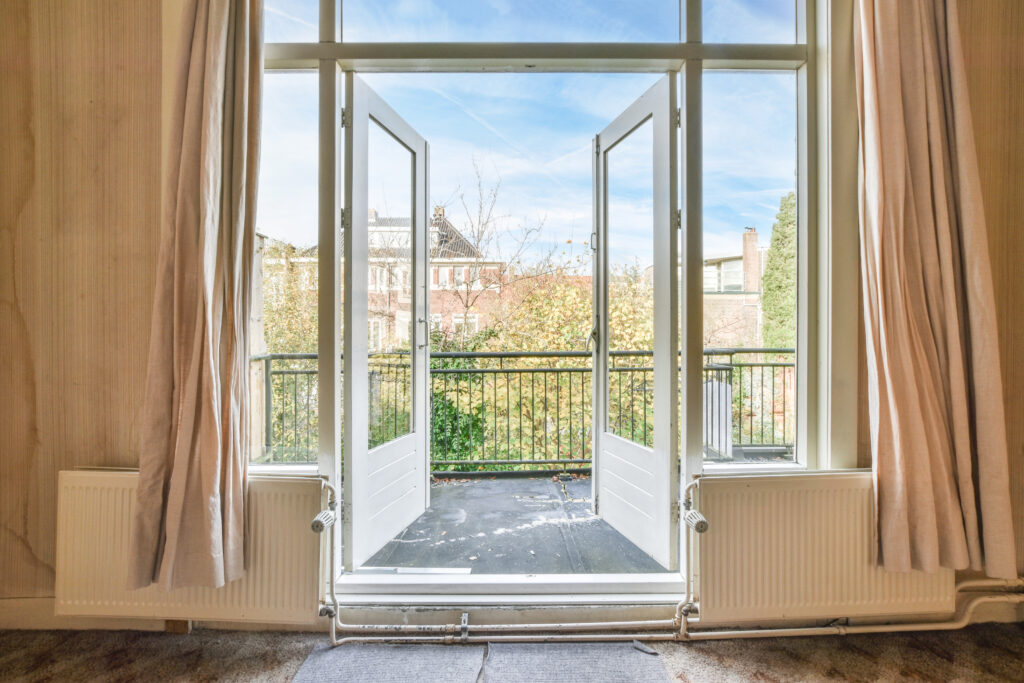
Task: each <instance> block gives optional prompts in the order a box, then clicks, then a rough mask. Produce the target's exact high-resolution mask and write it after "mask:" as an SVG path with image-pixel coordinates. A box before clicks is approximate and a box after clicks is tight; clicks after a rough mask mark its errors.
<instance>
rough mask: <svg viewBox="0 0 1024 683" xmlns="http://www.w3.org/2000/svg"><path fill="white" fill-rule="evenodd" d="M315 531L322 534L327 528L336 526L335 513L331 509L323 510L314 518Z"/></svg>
mask: <svg viewBox="0 0 1024 683" xmlns="http://www.w3.org/2000/svg"><path fill="white" fill-rule="evenodd" d="M310 526H312V527H313V531H315V532H316V533H318V534H322V533H323V532H324V531H325V530H327V529H330V528H331V527H332V526H334V513H333V512H331V511H330V510H323V511H322V512H321V513H320V514H319V515H317V516H316V517H314V518H313V524H311V525H310Z"/></svg>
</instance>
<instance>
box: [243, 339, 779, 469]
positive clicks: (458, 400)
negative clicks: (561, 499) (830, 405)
mask: <svg viewBox="0 0 1024 683" xmlns="http://www.w3.org/2000/svg"><path fill="white" fill-rule="evenodd" d="M793 358H794V354H793V350H792V349H738V348H735V349H708V350H706V351H705V366H704V387H705V389H704V391H705V396H704V401H705V409H704V442H705V457H706V458H708V459H710V460H720V461H736V460H751V459H755V460H765V459H792V457H793V443H794V432H795V424H796V422H795V405H796V402H795V386H796V385H795V382H794V363H793ZM316 359H317V356H316V354H309V353H304V354H264V355H260V356H254V357H253V358H252V361H253V380H254V382H253V387H254V391H253V393H254V396H253V404H254V405H255V406H256V407H257V408H259V409H260V410H259V413H258V415H257V417H256V422H257V426H258V427H259V429H258V430H257V432H256V434H255V435H254V436H255V438H256V439H257V440H258V441H259V440H261V441H262V444H260V448H258V449H257V452H259V453H261V454H262V457H260V458H258V460H260V461H262V462H314V461H315V460H316V452H317V410H316V406H317V371H316ZM430 362H431V368H430V392H429V401H430V410H431V434H430V443H431V467H432V468H433V469H435V470H445V469H449V470H469V469H472V470H477V469H481V470H508V469H536V468H537V467H541V466H543V467H558V468H570V467H575V466H587V465H589V463H590V461H591V455H592V454H591V443H592V439H591V436H592V432H591V430H592V403H593V397H592V388H591V354H590V353H589V352H586V351H547V352H482V353H480V352H465V353H463V352H446V353H432V354H431V356H430ZM651 366H652V363H651V352H649V351H646V352H645V351H615V352H612V354H611V358H610V362H609V378H608V394H609V402H608V415H607V424H608V429H609V430H610V431H612V432H613V433H615V434H617V435H619V436H621V437H623V438H626V439H630V440H632V441H635V442H637V443H641V444H645V445H648V446H650V445H653V439H654V434H653V429H654V412H653V411H654V376H653V375H654V373H653V368H652V367H651ZM369 369H370V375H369V378H368V380H369V392H368V396H367V410H368V411H369V413H368V417H369V426H370V430H369V431H370V433H369V445H370V446H371V447H373V446H376V445H379V444H381V443H385V442H387V441H389V440H390V439H392V438H394V437H396V436H399V435H401V434H403V433H406V432H407V431H408V430H409V429H410V427H411V424H412V415H411V401H412V393H411V391H412V386H411V365H410V363H409V355H408V353H401V352H399V353H388V354H371V355H370V358H369ZM257 387H259V389H257ZM268 399H269V400H268Z"/></svg>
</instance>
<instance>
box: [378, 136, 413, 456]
mask: <svg viewBox="0 0 1024 683" xmlns="http://www.w3.org/2000/svg"><path fill="white" fill-rule="evenodd" d="M367 137H368V139H367V145H368V150H369V164H368V168H367V185H368V190H369V198H368V202H369V203H368V207H369V216H368V221H367V222H368V225H367V233H368V236H369V246H370V253H369V257H370V270H371V273H372V272H373V271H376V283H374V281H373V275H371V276H370V278H371V281H370V283H369V285H370V286H369V287H368V289H369V295H368V297H369V298H368V301H367V315H368V319H369V337H368V343H369V353H370V356H369V383H368V384H369V404H368V405H369V425H370V429H369V446H370V448H375V447H377V446H379V445H381V444H383V443H387V442H388V441H391V440H392V439H396V438H398V437H400V436H403V435H405V434H408V433H410V432H411V431H412V354H411V353H410V340H411V339H412V315H411V312H412V287H411V286H410V282H409V278H408V277H406V278H403V277H402V272H403V271H406V272H408V271H411V269H412V229H413V228H412V222H413V221H412V197H413V190H414V187H413V178H414V175H413V173H414V171H413V155H412V152H410V151H409V149H408V148H406V147H405V146H404V145H402V144H401V143H400V142H398V140H396V139H395V138H394V137H392V136H391V135H390V134H389V133H388V132H387V131H386V130H384V129H383V128H381V127H380V126H379V125H378V124H377V123H376V122H375V121H373V120H372V119H371V121H370V126H369V134H368V136H367ZM374 285H375V286H374Z"/></svg>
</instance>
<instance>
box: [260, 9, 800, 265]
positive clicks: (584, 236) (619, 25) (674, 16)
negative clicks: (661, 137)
mask: <svg viewBox="0 0 1024 683" xmlns="http://www.w3.org/2000/svg"><path fill="white" fill-rule="evenodd" d="M626 5H628V6H629V7H630V12H629V13H628V14H627V13H624V12H621V11H618V10H620V9H621V8H622V7H624V6H626ZM345 7H346V9H345V15H344V19H345V22H346V23H345V24H344V25H345V26H346V29H345V38H346V40H366V41H368V40H374V39H377V40H423V41H430V40H468V39H470V38H472V39H473V40H524V39H529V40H545V41H559V40H608V41H612V40H618V41H636V40H644V41H657V40H664V41H672V40H675V39H676V36H677V34H678V30H679V27H678V13H677V11H676V9H675V4H674V3H672V2H664V1H662V0H657V1H654V0H651V1H645V2H639V1H638V2H631V3H626V2H625V1H624V0H614V1H613V0H565V1H564V2H557V3H556V2H546V1H541V0H519V1H518V2H511V1H510V0H501V1H498V0H479V1H478V2H464V1H463V0H443V1H442V0H434V1H430V0H415V1H414V0H397V1H391V0H383V1H382V0H359V1H358V2H356V1H355V0H347V1H346V3H345ZM315 8H316V4H315V2H310V0H266V11H267V19H266V24H267V25H266V39H267V40H268V41H271V42H273V41H275V40H279V41H286V40H287V41H299V40H312V39H315V33H316V31H315V19H316V10H315ZM787 12H788V13H787ZM792 23H793V3H792V0H789V2H784V1H783V2H780V1H779V0H717V1H715V2H707V3H706V7H705V15H704V25H705V34H706V36H708V39H709V40H717V41H720V42H726V41H730V42H741V41H748V40H754V39H757V36H760V40H761V41H763V42H780V41H784V40H787V39H788V40H792V32H793V29H792ZM311 31H312V33H310V32H311ZM555 31H557V33H556V32H555ZM787 31H788V33H787ZM661 77H662V76H661V75H659V74H366V75H364V76H363V78H364V80H365V81H366V82H367V83H368V84H369V85H370V86H371V87H372V88H373V89H374V90H375V91H377V93H378V94H380V95H381V96H382V97H383V98H384V99H385V100H386V101H387V102H388V103H389V104H390V105H391V106H392V107H393V108H394V109H395V110H396V111H397V112H398V113H399V115H401V116H402V117H403V118H404V119H405V120H406V121H407V122H408V123H409V124H410V125H412V127H413V128H415V129H416V130H417V131H418V132H419V133H420V134H421V135H422V136H423V137H424V138H426V139H427V141H428V143H429V144H430V162H431V164H430V197H431V203H432V204H434V205H445V206H446V207H447V213H448V215H449V216H450V217H452V219H453V222H454V223H455V224H456V226H459V224H460V221H462V220H464V219H465V212H464V211H463V209H462V206H461V203H460V199H459V197H460V194H465V195H466V199H467V201H469V202H475V200H476V194H475V193H476V187H475V186H476V177H475V172H474V163H475V164H476V166H477V167H478V168H479V169H480V172H481V174H482V176H483V180H484V184H485V186H486V187H491V186H493V185H494V184H495V183H497V182H499V180H500V191H499V201H498V207H497V213H498V215H500V216H502V217H503V221H504V226H505V227H506V228H508V229H509V230H511V231H515V230H516V228H518V227H519V226H521V225H526V226H536V225H541V224H542V225H543V230H542V231H541V234H540V236H539V239H538V241H537V243H536V245H535V249H536V250H537V251H538V252H539V251H548V250H549V249H555V250H556V251H557V252H559V253H561V252H564V254H565V256H566V257H571V256H572V255H574V254H580V255H582V254H585V252H586V249H585V245H584V242H585V241H586V240H588V239H589V236H590V232H591V230H592V225H591V223H592V218H591V211H592V201H593V190H592V163H591V155H592V142H593V138H594V135H595V134H596V133H598V132H600V131H601V130H602V129H603V128H604V127H605V126H606V125H608V123H610V122H611V121H612V120H613V119H614V118H615V117H616V116H617V115H618V114H619V113H620V112H621V111H622V110H623V109H625V108H626V107H627V106H628V105H629V104H630V103H631V102H632V101H633V100H635V99H636V98H637V97H639V96H640V95H641V94H643V92H645V91H646V90H647V89H648V88H649V87H650V86H651V85H653V84H654V83H655V82H656V81H657V80H658V79H659V78H661ZM704 84H705V90H704V208H705V212H704V243H705V257H715V256H725V255H732V254H739V253H740V249H741V235H742V232H743V229H744V227H746V226H753V227H756V228H757V229H758V232H759V239H760V242H761V244H762V245H763V246H767V244H768V240H769V239H770V231H771V225H772V222H773V221H774V217H775V213H776V211H777V210H778V204H779V199H780V197H781V196H782V195H783V194H785V193H786V192H788V191H790V190H792V189H794V188H795V184H796V183H795V169H796V78H795V75H794V74H793V73H791V72H785V73H766V72H758V73H740V72H719V71H708V72H705V77H704ZM316 90H317V79H316V75H315V74H314V73H295V72H290V73H268V74H267V75H266V78H265V84H264V111H263V130H264V135H263V141H262V151H261V169H260V189H259V199H258V216H257V228H258V230H259V231H260V232H261V233H263V234H268V235H271V236H274V237H277V238H280V239H286V240H288V241H290V242H292V243H295V244H299V245H312V244H314V243H315V242H316V235H317V229H316V213H317V209H316V176H317V174H316V163H317V151H316V150H317V121H316V116H317V114H316V110H317V107H316V100H317V93H316ZM648 128H649V126H648ZM643 134H644V130H643V129H640V130H638V131H637V132H636V133H634V134H633V135H632V136H631V138H630V139H628V141H629V143H630V144H628V145H626V144H624V145H623V146H622V148H621V150H619V149H616V150H613V151H612V153H611V155H610V158H611V170H610V173H609V184H610V186H611V191H612V194H611V197H610V201H611V204H612V207H611V210H610V216H611V221H610V225H611V228H612V230H619V234H618V235H617V237H618V239H617V240H613V241H616V242H617V243H618V244H620V245H621V248H620V249H618V250H617V253H618V254H619V256H620V258H621V260H623V261H624V262H626V261H633V262H639V263H640V264H641V265H642V264H643V263H644V262H649V260H650V258H651V253H650V250H651V246H650V240H649V234H648V233H647V231H649V226H650V220H651V219H650V203H651V197H650V187H651V180H650V175H651V171H650V168H651V167H650V138H649V137H648V138H647V139H646V142H645V141H644V140H641V139H640V137H639V136H641V135H643ZM375 139H384V138H383V136H377V138H373V137H372V138H371V142H370V144H371V153H372V150H373V149H377V148H379V149H380V150H382V151H381V153H380V159H379V161H378V163H377V169H376V170H374V169H371V173H372V174H373V177H374V178H378V179H389V180H388V181H387V182H385V181H380V182H376V183H374V182H373V181H371V185H372V187H371V195H372V196H371V207H374V205H375V204H386V206H377V207H376V208H377V209H378V211H380V212H381V213H382V214H385V213H392V214H397V213H398V212H399V209H398V208H396V207H398V206H399V205H400V204H401V203H402V202H401V201H397V200H394V199H385V198H384V197H383V195H384V194H385V190H388V192H387V193H386V194H388V195H389V196H393V195H395V194H396V193H395V192H394V191H393V188H394V185H395V183H394V178H396V177H399V178H401V177H402V172H399V171H393V170H390V169H395V168H399V163H398V158H399V156H400V155H399V156H396V155H395V154H387V153H385V152H384V151H383V150H386V149H389V148H390V149H396V148H397V146H396V145H395V143H394V142H393V141H390V140H384V142H375V141H374V140H375ZM405 158H407V155H406V157H405ZM406 168H407V167H406ZM403 171H404V169H403ZM404 204H405V205H406V206H407V205H408V201H405V202H404ZM403 211H404V213H405V215H407V212H408V209H407V208H405V209H403ZM511 248H512V247H511V245H508V244H506V245H505V250H506V251H508V250H511Z"/></svg>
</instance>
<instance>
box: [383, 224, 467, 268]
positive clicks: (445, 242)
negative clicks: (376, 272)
mask: <svg viewBox="0 0 1024 683" xmlns="http://www.w3.org/2000/svg"><path fill="white" fill-rule="evenodd" d="M409 225H410V220H409V217H408V216H373V215H372V214H371V217H370V220H369V224H368V226H367V227H368V228H369V229H370V230H371V231H373V230H374V229H375V228H408V227H409ZM370 255H371V256H376V257H392V258H403V257H408V255H409V249H408V247H404V246H403V247H371V249H370ZM430 258H432V259H473V260H475V261H482V260H484V256H483V254H481V253H480V251H479V250H478V249H477V248H476V247H474V246H473V245H472V244H471V243H470V242H469V240H467V239H466V238H465V236H464V235H463V234H462V233H461V232H459V230H458V228H456V227H455V226H454V225H452V223H451V221H449V220H448V219H447V218H446V217H445V216H443V215H438V214H434V216H433V217H432V218H431V219H430Z"/></svg>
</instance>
